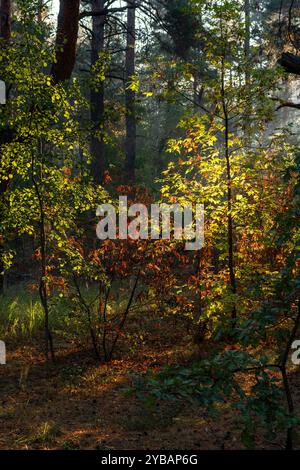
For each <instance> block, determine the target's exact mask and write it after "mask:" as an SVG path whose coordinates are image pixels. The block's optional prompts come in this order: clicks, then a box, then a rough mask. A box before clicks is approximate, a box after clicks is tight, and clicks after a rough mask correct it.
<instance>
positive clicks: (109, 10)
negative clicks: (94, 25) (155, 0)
mask: <svg viewBox="0 0 300 470" xmlns="http://www.w3.org/2000/svg"><path fill="white" fill-rule="evenodd" d="M138 6H139V5H127V6H126V7H119V8H103V9H102V10H98V11H83V12H82V13H80V15H79V19H80V20H82V18H88V17H90V16H107V15H109V14H111V13H122V12H124V11H127V10H128V9H132V8H137V7H138Z"/></svg>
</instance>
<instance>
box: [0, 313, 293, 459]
mask: <svg viewBox="0 0 300 470" xmlns="http://www.w3.org/2000/svg"><path fill="white" fill-rule="evenodd" d="M170 332H171V334H170ZM35 341H36V340H35ZM35 341H32V340H31V341H30V342H29V341H27V342H25V341H23V343H22V344H20V343H17V342H16V341H15V342H11V343H9V342H8V343H7V349H8V357H7V365H5V366H0V383H1V386H0V429H1V431H0V449H99V450H110V449H111V450H122V449H123V450H125V449H133V450H138V449H146V450H147V449H151V450H172V449H173V450H174V449H176V450H209V449H243V448H244V446H243V444H242V443H241V439H240V434H241V427H240V424H239V422H238V417H237V416H236V413H234V412H233V411H232V408H231V407H230V404H223V405H222V407H221V409H220V416H219V418H217V419H212V418H211V417H210V415H209V413H208V411H207V410H205V409H204V408H200V407H197V406H194V405H192V404H189V403H184V404H181V405H180V406H179V405H178V406H177V405H176V404H174V403H172V402H171V403H165V402H157V403H156V406H155V409H152V410H148V409H145V407H144V406H143V405H142V403H141V402H140V401H139V400H138V399H137V398H136V397H135V396H134V395H133V396H128V393H126V392H127V391H128V388H129V387H130V384H131V379H130V374H132V373H143V372H145V371H146V370H149V369H151V370H154V371H155V370H159V369H160V367H161V366H163V365H164V364H173V363H187V362H191V361H193V360H195V356H197V351H196V350H192V347H191V341H190V338H189V337H188V336H187V337H184V335H182V325H176V322H174V321H173V320H170V319H166V320H163V321H162V322H161V323H160V325H159V328H157V329H156V330H155V332H152V333H151V334H150V335H149V338H148V339H147V341H145V342H144V344H143V345H142V346H140V347H139V348H138V349H137V350H136V351H135V352H133V351H131V352H130V351H126V348H124V351H120V350H119V352H118V354H119V357H118V358H116V359H115V360H113V361H112V362H110V363H109V364H107V363H99V361H97V360H96V359H94V358H93V353H92V351H90V350H86V351H82V350H81V351H80V350H79V349H78V348H76V347H75V346H74V344H72V343H67V342H66V341H60V342H58V341H56V349H57V360H56V364H55V365H51V366H49V368H48V371H47V368H46V367H45V362H44V356H43V354H42V351H41V344H40V342H39V343H38V342H37V341H36V343H35ZM203 348H204V349H203V351H204V352H203V353H204V354H205V348H206V346H205V345H203ZM120 349H122V347H121V348H120ZM251 380H252V379H251V377H250V376H249V377H248V376H245V375H244V376H243V384H244V386H245V385H247V381H249V383H250V381H251ZM291 382H292V388H293V392H294V396H295V399H296V401H297V404H299V405H300V377H299V375H294V376H293V378H292V380H291ZM283 446H284V437H283V436H281V437H278V439H277V441H276V442H268V441H266V440H264V438H263V437H262V436H259V435H258V436H257V440H256V447H257V448H259V449H280V448H283Z"/></svg>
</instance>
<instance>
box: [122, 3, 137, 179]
mask: <svg viewBox="0 0 300 470" xmlns="http://www.w3.org/2000/svg"><path fill="white" fill-rule="evenodd" d="M127 3H128V5H129V6H135V3H134V2H132V1H128V2H127ZM135 16H136V15H135V8H128V11H127V46H126V61H125V75H126V82H125V87H126V89H125V107H126V140H125V155H126V157H125V167H124V172H125V178H126V180H127V181H134V179H135V160H136V105H135V90H134V87H133V85H134V83H133V81H134V75H135V42H136V28H135Z"/></svg>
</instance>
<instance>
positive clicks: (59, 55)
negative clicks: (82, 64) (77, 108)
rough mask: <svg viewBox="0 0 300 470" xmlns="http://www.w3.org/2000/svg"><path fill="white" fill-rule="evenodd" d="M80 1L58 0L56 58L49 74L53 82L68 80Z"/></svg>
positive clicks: (74, 58)
mask: <svg viewBox="0 0 300 470" xmlns="http://www.w3.org/2000/svg"><path fill="white" fill-rule="evenodd" d="M79 6H80V0H60V8H59V14H58V23H57V33H56V57H55V61H54V63H53V65H52V70H51V74H52V76H53V79H54V82H55V83H58V82H63V81H65V80H69V79H70V77H71V74H72V72H73V69H74V65H75V60H76V47H77V38H78V27H79V26H78V25H79Z"/></svg>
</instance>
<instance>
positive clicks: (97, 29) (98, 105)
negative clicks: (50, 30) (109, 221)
mask: <svg viewBox="0 0 300 470" xmlns="http://www.w3.org/2000/svg"><path fill="white" fill-rule="evenodd" d="M105 3H106V2H105V0H92V13H94V15H93V16H92V24H93V26H92V38H91V67H92V69H94V72H95V71H96V69H97V64H98V63H99V62H100V65H101V62H103V61H104V60H105V59H104V55H103V54H104V25H105V22H106V15H105V14H103V15H96V14H95V13H96V12H97V11H101V10H103V9H104V6H105ZM92 73H93V70H92ZM90 102H91V121H92V127H93V135H92V138H91V154H92V156H93V177H94V181H95V183H96V184H101V183H102V178H103V173H104V170H105V145H104V138H103V114H104V77H100V78H99V79H98V80H94V83H92V84H91V94H90Z"/></svg>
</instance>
